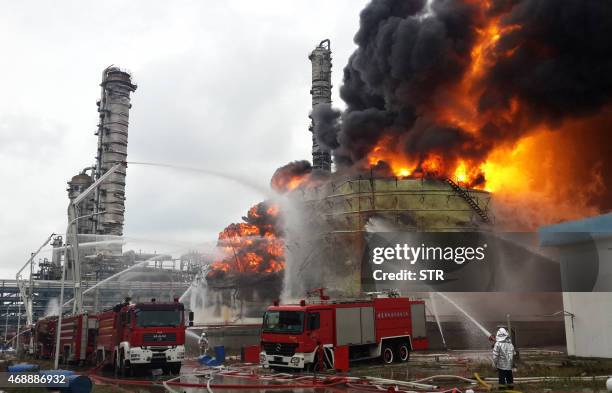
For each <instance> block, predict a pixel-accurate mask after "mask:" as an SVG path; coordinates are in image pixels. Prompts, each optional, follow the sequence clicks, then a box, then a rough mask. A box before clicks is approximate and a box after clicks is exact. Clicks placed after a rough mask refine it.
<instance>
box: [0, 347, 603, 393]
mask: <svg viewBox="0 0 612 393" xmlns="http://www.w3.org/2000/svg"><path fill="white" fill-rule="evenodd" d="M8 361H14V359H13V360H10V359H8ZM0 364H2V365H3V366H4V367H6V364H7V362H3V363H0ZM228 365H229V366H234V367H240V366H243V365H241V364H240V363H239V362H238V361H237V360H231V359H230V360H229V361H228ZM49 366H50V364H48V362H42V364H41V367H43V368H48V367H49ZM4 367H3V368H4ZM243 367H244V366H243ZM516 368H517V369H516V372H515V378H517V379H519V381H517V383H516V384H515V390H517V391H520V392H524V393H535V392H538V393H541V392H551V393H570V392H571V393H574V392H581V393H582V392H602V393H603V392H605V391H606V390H605V380H593V379H591V378H590V377H594V376H602V375H610V376H612V359H577V358H570V357H568V356H566V355H565V354H564V353H563V352H562V351H560V350H558V348H547V349H522V350H520V356H519V359H518V360H517V362H516ZM208 370H209V369H207V368H206V367H203V366H200V365H199V364H198V363H197V362H196V361H195V359H191V360H188V361H186V362H185V363H184V365H183V368H182V370H181V375H182V377H181V381H188V382H204V383H205V380H203V379H200V378H198V377H194V376H193V374H195V373H202V372H207V371H208ZM244 370H246V371H248V372H249V373H253V374H256V375H258V376H264V377H265V376H269V375H270V374H271V373H272V372H271V371H270V370H263V369H261V368H259V367H258V366H255V365H253V366H246V367H244V368H243V371H244ZM474 373H478V374H479V375H480V376H481V377H482V378H496V371H495V370H494V369H493V368H492V366H491V364H490V359H489V351H484V350H474V351H437V352H425V353H413V354H412V356H411V359H410V361H409V362H408V363H401V364H392V365H383V364H380V363H379V362H375V361H374V362H373V361H369V362H365V361H364V362H358V363H354V364H352V365H351V370H350V371H349V372H348V373H346V374H334V375H335V376H352V377H377V378H384V379H388V380H397V381H415V380H421V379H423V378H427V377H432V376H439V375H455V376H460V377H464V378H469V379H473V378H474ZM102 375H105V376H107V377H112V376H113V375H112V373H111V372H105V373H103V374H102ZM304 375H305V374H298V376H304ZM524 377H557V378H558V379H556V380H551V381H546V382H537V383H534V382H532V383H524V382H521V381H520V378H524ZM159 378H165V377H157V378H155V377H152V376H151V374H150V373H146V374H141V375H138V376H136V377H134V378H130V379H132V380H152V379H159ZM575 378H579V380H577V379H575ZM487 381H489V380H487ZM214 383H215V384H227V383H229V384H245V383H250V384H252V383H257V384H259V383H270V384H274V383H280V382H277V381H270V380H267V381H266V380H261V379H255V378H249V379H245V378H238V377H231V376H216V377H215V378H214ZM283 383H288V382H283ZM427 383H430V384H433V385H436V386H438V387H439V388H438V389H436V391H439V390H440V389H442V388H454V387H457V388H459V389H460V391H461V392H465V390H466V389H468V388H472V389H473V390H474V391H486V389H485V387H484V386H483V385H470V384H469V383H466V382H464V381H459V380H450V379H434V380H433V381H428V382H427ZM491 384H492V388H493V390H497V388H496V386H495V384H494V383H492V382H491ZM385 387H386V386H385ZM400 388H401V389H403V390H413V391H422V390H418V389H409V388H407V387H400ZM215 390H217V391H223V392H224V393H231V392H256V391H259V390H253V389H250V390H249V389H223V390H221V389H215ZM0 391H1V389H0ZM4 391H6V392H17V393H24V392H32V393H33V392H45V391H47V390H45V389H23V388H20V389H5V390H4ZM175 391H176V392H181V393H182V392H186V393H199V392H204V391H206V389H192V388H178V387H176V388H175ZM268 391H275V392H278V391H282V392H288V391H293V390H292V389H281V390H271V389H270V390H268ZM299 391H301V392H304V393H309V392H313V393H314V392H315V391H316V392H317V393H338V392H360V391H362V390H356V389H352V388H350V387H347V386H344V385H338V386H334V387H333V388H331V387H330V388H325V389H323V388H317V389H304V388H302V389H300V390H299ZM425 391H427V390H425ZM430 391H434V390H433V389H430ZM93 392H94V393H110V392H134V393H135V392H138V393H156V392H164V388H163V387H159V386H129V385H120V386H117V385H115V384H113V383H111V382H96V384H95V386H94V390H93Z"/></svg>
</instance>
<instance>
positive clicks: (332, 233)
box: [285, 174, 491, 296]
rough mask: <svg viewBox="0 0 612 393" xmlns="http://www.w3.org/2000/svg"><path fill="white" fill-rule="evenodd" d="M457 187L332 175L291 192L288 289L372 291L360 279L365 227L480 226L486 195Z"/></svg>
mask: <svg viewBox="0 0 612 393" xmlns="http://www.w3.org/2000/svg"><path fill="white" fill-rule="evenodd" d="M457 187H458V186H457V185H456V184H455V183H452V182H450V181H449V180H441V179H412V178H394V177H393V178H389V177H375V176H365V175H364V176H349V177H341V176H339V175H338V174H336V175H334V176H333V177H332V179H331V180H330V181H328V182H326V183H323V184H321V185H318V186H310V187H302V188H299V189H296V190H295V191H293V192H292V193H291V195H290V200H291V203H292V204H294V206H293V207H294V208H293V209H292V210H293V211H296V212H297V213H296V216H293V217H290V221H289V224H288V225H289V229H288V230H287V233H288V238H287V253H288V256H287V257H288V261H289V262H288V263H287V269H288V270H287V272H286V274H285V277H295V280H294V281H295V282H293V283H292V285H291V291H292V292H294V293H292V294H286V295H288V296H291V295H294V296H300V295H301V294H303V293H304V292H305V291H306V290H309V289H312V288H319V287H325V288H328V289H329V290H330V291H331V292H337V293H341V294H344V295H347V294H348V295H358V294H359V293H361V292H364V291H371V290H373V288H368V287H366V285H365V282H366V281H367V280H364V277H365V276H364V275H367V274H368V270H367V269H368V268H369V267H370V263H369V260H368V258H367V255H364V252H365V246H366V234H367V232H392V231H403V232H464V231H475V230H478V229H479V228H481V227H482V226H483V225H486V224H487V221H490V218H489V216H488V215H487V212H488V206H489V202H490V199H491V194H490V193H488V192H486V191H482V190H472V189H464V188H460V190H458V189H457ZM483 215H484V217H486V220H485V218H483ZM292 234H295V236H292ZM331 292H330V293H331Z"/></svg>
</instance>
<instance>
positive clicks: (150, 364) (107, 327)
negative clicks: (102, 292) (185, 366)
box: [95, 300, 185, 374]
mask: <svg viewBox="0 0 612 393" xmlns="http://www.w3.org/2000/svg"><path fill="white" fill-rule="evenodd" d="M184 314H185V313H184V306H183V304H182V303H179V302H178V301H175V302H168V303H161V302H155V301H154V300H152V301H151V302H150V303H136V304H129V303H127V302H126V303H123V304H118V305H117V306H115V307H114V308H113V309H111V310H108V311H104V312H102V313H100V314H98V316H97V319H98V337H97V340H96V352H95V356H96V361H97V363H107V364H112V365H113V366H114V367H115V370H117V371H118V372H120V373H121V374H126V373H131V372H133V371H134V369H135V368H158V367H159V368H162V369H163V370H164V371H165V372H172V373H178V372H179V370H180V368H181V362H182V361H183V359H184V358H185V316H184Z"/></svg>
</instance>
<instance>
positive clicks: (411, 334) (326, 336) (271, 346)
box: [260, 290, 428, 370]
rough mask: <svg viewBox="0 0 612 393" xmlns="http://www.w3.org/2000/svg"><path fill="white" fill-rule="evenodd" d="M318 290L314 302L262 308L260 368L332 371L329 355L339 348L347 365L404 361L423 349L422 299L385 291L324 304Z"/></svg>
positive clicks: (425, 339) (424, 339)
mask: <svg viewBox="0 0 612 393" xmlns="http://www.w3.org/2000/svg"><path fill="white" fill-rule="evenodd" d="M319 291H320V295H321V296H320V299H321V300H320V301H317V302H308V303H307V302H306V301H305V300H302V301H301V302H300V304H296V305H278V303H275V305H274V306H271V307H269V308H268V310H267V311H266V313H265V315H264V318H263V325H262V333H261V347H262V352H261V353H260V362H261V364H262V365H263V366H264V367H271V368H294V369H304V368H306V369H315V370H318V369H320V368H335V366H336V362H335V361H334V356H335V353H337V352H336V351H337V350H339V349H341V348H342V349H346V350H348V360H351V361H352V360H360V359H373V358H382V360H383V361H384V362H385V363H392V362H406V361H407V360H408V359H409V357H410V351H413V350H419V349H426V348H427V346H428V340H427V337H426V328H425V303H424V301H423V300H410V299H408V298H405V297H399V296H398V295H396V294H393V293H391V294H385V295H382V296H380V295H374V296H373V297H371V298H369V299H363V300H345V301H329V300H328V299H329V298H327V297H326V296H324V295H323V292H322V290H319ZM338 360H339V359H338Z"/></svg>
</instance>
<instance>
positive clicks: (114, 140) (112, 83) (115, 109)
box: [95, 66, 136, 236]
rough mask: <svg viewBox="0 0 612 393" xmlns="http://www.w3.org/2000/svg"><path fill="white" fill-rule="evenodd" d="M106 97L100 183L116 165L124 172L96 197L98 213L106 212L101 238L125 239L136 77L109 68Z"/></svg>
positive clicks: (99, 224)
mask: <svg viewBox="0 0 612 393" xmlns="http://www.w3.org/2000/svg"><path fill="white" fill-rule="evenodd" d="M100 86H102V96H101V98H100V101H99V102H98V112H99V114H100V123H99V124H98V131H97V135H98V154H97V156H96V160H97V162H96V173H95V178H96V179H98V178H100V176H102V175H103V174H104V173H105V172H106V171H108V170H109V169H110V168H111V167H113V166H114V165H115V164H119V163H120V164H122V168H121V169H119V170H117V171H116V172H115V173H113V174H112V175H111V176H110V177H109V178H108V179H107V180H106V181H104V182H103V183H102V184H101V185H100V187H99V188H98V191H97V193H96V197H95V198H96V210H97V211H98V212H104V213H102V214H100V215H98V216H96V219H95V231H96V233H97V234H108V235H117V236H121V235H123V216H124V212H125V176H126V169H127V163H126V160H127V142H128V125H129V112H130V108H131V107H132V105H131V104H130V93H132V92H133V91H135V90H136V85H135V84H133V83H132V76H131V75H130V74H129V73H128V72H126V71H123V70H120V69H119V68H118V67H114V66H111V67H108V68H106V69H105V70H104V72H103V73H102V84H101V85H100Z"/></svg>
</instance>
